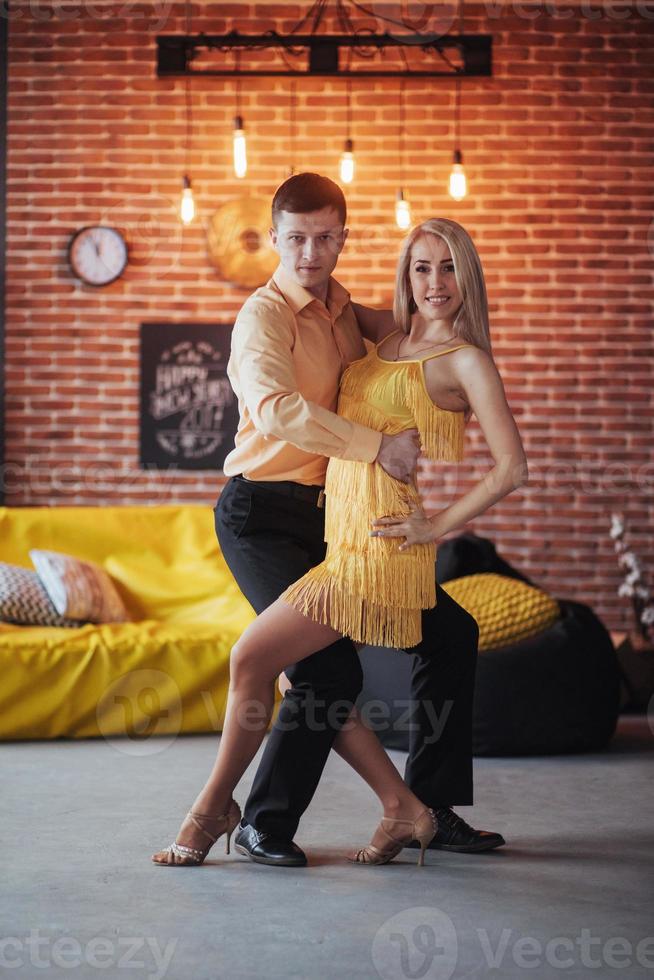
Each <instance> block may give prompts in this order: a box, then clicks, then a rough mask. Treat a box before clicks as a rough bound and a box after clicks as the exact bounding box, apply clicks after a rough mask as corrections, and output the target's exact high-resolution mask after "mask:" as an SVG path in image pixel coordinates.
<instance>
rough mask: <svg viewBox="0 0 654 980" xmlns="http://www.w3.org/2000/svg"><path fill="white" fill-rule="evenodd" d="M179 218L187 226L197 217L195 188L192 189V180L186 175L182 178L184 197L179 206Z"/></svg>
mask: <svg viewBox="0 0 654 980" xmlns="http://www.w3.org/2000/svg"><path fill="white" fill-rule="evenodd" d="M179 216H180V218H181V219H182V222H183V224H185V225H190V223H191V222H192V221H193V218H194V217H195V201H194V200H193V188H192V187H191V179H190V177H189V176H188V175H187V174H184V177H183V178H182V197H181V199H180V204H179Z"/></svg>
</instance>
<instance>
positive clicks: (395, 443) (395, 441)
mask: <svg viewBox="0 0 654 980" xmlns="http://www.w3.org/2000/svg"><path fill="white" fill-rule="evenodd" d="M419 455H420V435H419V433H418V430H417V429H405V430H404V432H399V433H398V434H397V435H396V436H385V435H384V436H382V441H381V446H380V447H379V452H378V453H377V457H376V459H375V462H376V463H379V465H380V466H381V467H382V469H384V470H386V472H387V473H388V475H389V476H392V477H393V478H394V479H395V480H401V481H402V482H403V483H409V482H410V480H411V477H412V475H413V472H414V470H415V468H416V466H417V464H418V456H419Z"/></svg>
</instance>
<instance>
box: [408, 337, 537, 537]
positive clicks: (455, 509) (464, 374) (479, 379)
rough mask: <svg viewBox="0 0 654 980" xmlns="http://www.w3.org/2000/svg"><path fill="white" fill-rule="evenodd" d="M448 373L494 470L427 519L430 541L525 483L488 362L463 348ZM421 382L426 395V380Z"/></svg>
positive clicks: (522, 459)
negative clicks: (431, 534) (475, 424)
mask: <svg viewBox="0 0 654 980" xmlns="http://www.w3.org/2000/svg"><path fill="white" fill-rule="evenodd" d="M452 369H453V374H454V377H455V379H456V381H457V383H458V385H459V387H460V389H461V390H462V391H463V392H464V393H465V396H466V399H467V401H468V404H469V405H470V407H471V409H472V411H473V412H474V414H475V416H476V418H477V420H478V422H479V425H480V427H481V430H482V432H483V434H484V438H485V439H486V443H487V445H488V448H489V450H490V453H491V456H492V457H493V460H494V463H495V465H494V466H492V467H491V469H490V470H488V472H487V473H486V474H485V475H484V476H483V477H482V478H481V480H479V481H478V482H477V483H476V484H475V486H474V487H473V488H472V489H471V490H470V491H469V492H468V493H466V494H464V496H463V497H460V498H459V499H458V500H456V501H455V502H454V503H453V504H451V505H450V506H449V507H447V508H446V509H445V510H442V511H440V512H439V513H437V514H434V515H432V516H431V517H430V522H431V524H432V525H433V526H434V529H435V531H436V532H437V533H436V535H435V536H436V537H441V536H442V535H443V534H447V532H448V531H453V530H454V529H455V528H458V527H461V526H462V525H463V524H467V522H468V521H470V520H472V518H473V517H478V516H479V514H483V513H484V511H486V510H488V508H489V507H491V506H492V505H493V504H495V503H497V501H498V500H501V499H502V497H505V496H506V495H507V494H509V493H511V491H512V490H515V489H516V488H517V487H519V486H521V485H522V484H524V483H526V482H527V479H528V468H527V457H526V455H525V451H524V447H523V445H522V440H521V438H520V433H519V432H518V427H517V425H516V424H515V420H514V418H513V415H512V414H511V409H510V408H509V405H508V402H507V400H506V394H505V392H504V385H503V383H502V378H501V377H500V374H499V372H498V370H497V367H496V366H495V362H494V361H493V358H492V357H491V356H490V354H487V353H486V351H483V350H480V349H479V348H478V347H468V348H464V349H462V350H460V351H457V352H456V355H455V356H454V357H453V359H452ZM426 380H427V390H428V391H429V380H428V379H426ZM430 394H431V393H430Z"/></svg>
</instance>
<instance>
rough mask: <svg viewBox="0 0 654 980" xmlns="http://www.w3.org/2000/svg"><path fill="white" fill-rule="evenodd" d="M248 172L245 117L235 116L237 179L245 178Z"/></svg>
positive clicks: (235, 168) (235, 171)
mask: <svg viewBox="0 0 654 980" xmlns="http://www.w3.org/2000/svg"><path fill="white" fill-rule="evenodd" d="M247 172H248V158H247V150H246V145H245V129H244V128H243V116H234V173H235V174H236V176H237V177H245V175H246V173H247Z"/></svg>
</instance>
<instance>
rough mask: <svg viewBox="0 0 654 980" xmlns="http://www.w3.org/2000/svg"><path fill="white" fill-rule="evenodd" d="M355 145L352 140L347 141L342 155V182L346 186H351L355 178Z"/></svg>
mask: <svg viewBox="0 0 654 980" xmlns="http://www.w3.org/2000/svg"><path fill="white" fill-rule="evenodd" d="M353 151H354V143H353V142H352V140H350V139H347V140H345V145H344V147H343V152H342V153H341V167H340V173H341V181H342V182H343V183H344V184H351V183H352V180H353V178H354V152H353Z"/></svg>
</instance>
